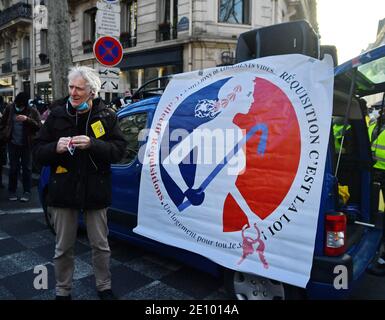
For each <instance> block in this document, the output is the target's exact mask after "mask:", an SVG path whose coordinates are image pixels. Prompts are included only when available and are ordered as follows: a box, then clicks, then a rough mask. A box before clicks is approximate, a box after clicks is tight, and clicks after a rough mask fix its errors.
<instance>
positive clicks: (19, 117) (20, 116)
mask: <svg viewBox="0 0 385 320" xmlns="http://www.w3.org/2000/svg"><path fill="white" fill-rule="evenodd" d="M27 119H28V117H27V116H25V115H23V114H19V115H17V116H16V121H19V122H23V121H26V120H27Z"/></svg>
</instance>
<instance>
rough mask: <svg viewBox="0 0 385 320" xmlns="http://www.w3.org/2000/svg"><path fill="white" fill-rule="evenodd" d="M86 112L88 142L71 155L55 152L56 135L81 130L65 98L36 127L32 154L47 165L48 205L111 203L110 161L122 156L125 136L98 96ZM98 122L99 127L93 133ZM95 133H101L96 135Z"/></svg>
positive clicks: (88, 206)
mask: <svg viewBox="0 0 385 320" xmlns="http://www.w3.org/2000/svg"><path fill="white" fill-rule="evenodd" d="M90 112H91V114H90V117H89V120H88V121H87V124H88V126H87V129H86V131H87V132H86V134H87V135H88V136H89V137H90V139H91V146H90V148H88V149H86V150H80V149H75V152H74V154H73V155H71V154H70V153H69V152H65V153H62V154H58V153H57V152H56V145H57V142H58V140H59V138H60V137H73V136H76V135H81V134H85V132H79V127H78V126H77V124H76V121H77V120H76V116H75V114H71V113H70V112H68V109H67V108H66V99H63V101H62V102H61V103H60V104H59V105H58V106H57V107H55V108H54V109H52V112H51V113H50V115H49V116H48V118H47V120H46V121H45V123H44V125H43V127H42V128H41V130H40V131H39V134H38V136H37V139H36V143H35V146H34V149H33V155H34V157H35V161H37V162H38V163H40V164H41V165H44V166H50V168H51V175H50V180H49V184H48V198H47V205H48V206H53V207H61V208H74V209H101V208H106V207H108V206H109V205H110V204H111V163H117V162H119V160H120V159H121V158H122V156H123V153H124V150H125V147H126V140H125V138H124V136H123V133H122V132H121V130H120V128H119V125H118V120H117V116H116V114H115V113H114V112H113V111H112V110H110V109H107V108H106V106H105V105H104V103H103V101H102V100H101V99H95V100H93V106H92V109H91V111H90ZM87 115H88V113H87ZM100 123H101V125H102V127H103V129H102V130H101V131H102V132H101V133H99V134H97V132H96V130H98V129H100V128H101V127H100ZM95 124H96V126H95ZM92 127H93V128H92ZM103 130H104V133H103ZM96 134H97V135H98V136H99V135H100V134H101V135H100V136H99V137H98V138H97V137H96V136H97V135H96Z"/></svg>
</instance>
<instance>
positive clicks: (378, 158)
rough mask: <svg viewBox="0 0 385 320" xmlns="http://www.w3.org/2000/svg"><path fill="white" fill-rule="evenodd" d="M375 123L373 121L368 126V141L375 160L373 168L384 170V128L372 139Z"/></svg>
mask: <svg viewBox="0 0 385 320" xmlns="http://www.w3.org/2000/svg"><path fill="white" fill-rule="evenodd" d="M376 126H377V123H373V124H371V125H370V126H369V128H368V133H369V141H370V143H371V147H372V154H373V159H374V161H375V163H374V166H373V167H374V168H376V169H380V170H385V130H382V132H380V134H379V135H378V137H377V138H376V139H374V140H373V141H372V134H373V131H374V129H375V128H376Z"/></svg>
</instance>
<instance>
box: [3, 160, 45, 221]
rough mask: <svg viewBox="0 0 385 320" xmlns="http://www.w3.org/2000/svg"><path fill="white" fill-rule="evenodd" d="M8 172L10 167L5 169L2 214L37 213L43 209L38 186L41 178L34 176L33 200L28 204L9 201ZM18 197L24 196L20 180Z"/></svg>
mask: <svg viewBox="0 0 385 320" xmlns="http://www.w3.org/2000/svg"><path fill="white" fill-rule="evenodd" d="M8 171H9V167H7V166H5V167H3V185H4V188H0V214H4V213H5V212H7V213H12V212H14V211H15V212H16V211H17V212H22V211H27V210H29V211H31V210H32V212H35V211H36V210H37V209H39V210H40V209H41V205H40V200H39V194H38V189H37V185H38V183H39V176H38V175H36V174H33V177H32V189H31V199H30V201H28V202H21V201H20V200H17V201H9V200H8ZM16 194H17V196H18V197H19V198H20V197H21V196H22V194H23V186H22V183H21V181H20V179H19V181H18V183H17V192H16Z"/></svg>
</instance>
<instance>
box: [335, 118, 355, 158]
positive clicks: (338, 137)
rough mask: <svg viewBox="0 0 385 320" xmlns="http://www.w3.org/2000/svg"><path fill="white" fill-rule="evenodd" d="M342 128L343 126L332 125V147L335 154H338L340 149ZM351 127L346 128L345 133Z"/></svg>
mask: <svg viewBox="0 0 385 320" xmlns="http://www.w3.org/2000/svg"><path fill="white" fill-rule="evenodd" d="M343 128H344V125H343V124H334V125H333V135H334V147H335V149H336V152H337V153H338V152H339V151H340V149H341V142H342V129H343ZM350 128H351V126H350V125H347V126H346V130H345V132H346V131H348V130H350ZM342 153H345V149H344V148H342Z"/></svg>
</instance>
